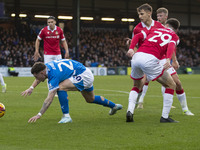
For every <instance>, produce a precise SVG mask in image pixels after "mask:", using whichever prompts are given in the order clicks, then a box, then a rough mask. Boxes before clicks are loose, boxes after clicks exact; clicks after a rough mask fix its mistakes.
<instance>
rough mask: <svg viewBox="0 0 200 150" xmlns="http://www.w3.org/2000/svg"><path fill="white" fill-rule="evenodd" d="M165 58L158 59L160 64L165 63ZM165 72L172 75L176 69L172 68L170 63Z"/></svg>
mask: <svg viewBox="0 0 200 150" xmlns="http://www.w3.org/2000/svg"><path fill="white" fill-rule="evenodd" d="M166 60H167V59H166V58H165V59H161V60H160V64H161V65H164V64H165V63H166ZM167 72H168V73H169V74H170V75H171V76H172V75H174V74H176V70H175V69H174V67H172V66H171V65H170V67H169V69H167Z"/></svg>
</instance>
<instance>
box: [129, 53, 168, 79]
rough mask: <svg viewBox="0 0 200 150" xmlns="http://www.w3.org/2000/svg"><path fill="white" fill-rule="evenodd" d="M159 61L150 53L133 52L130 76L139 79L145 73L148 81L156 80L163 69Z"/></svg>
mask: <svg viewBox="0 0 200 150" xmlns="http://www.w3.org/2000/svg"><path fill="white" fill-rule="evenodd" d="M159 62H160V60H159V59H158V58H156V57H155V56H153V55H151V54H147V53H143V52H138V53H135V55H133V57H132V60H131V78H132V79H134V80H141V79H142V78H143V77H144V74H146V76H147V80H148V81H151V80H153V81H154V80H156V79H157V78H159V77H160V76H162V74H163V71H164V70H163V66H162V65H160V63H159Z"/></svg>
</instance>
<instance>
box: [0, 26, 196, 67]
mask: <svg viewBox="0 0 200 150" xmlns="http://www.w3.org/2000/svg"><path fill="white" fill-rule="evenodd" d="M42 27H44V26H35V25H29V26H27V25H22V26H20V28H18V29H17V28H15V27H13V28H9V29H5V28H0V66H14V67H31V66H32V65H33V64H34V61H33V54H34V51H35V48H34V47H35V40H36V37H37V34H38V33H39V31H40V29H41V28H42ZM64 33H65V37H66V40H67V43H68V46H69V52H70V56H71V58H72V59H75V58H74V54H73V47H72V45H73V43H72V33H71V32H64ZM129 35H130V32H129V31H128V29H125V28H117V29H116V28H92V27H91V28H89V27H82V28H81V29H80V36H79V61H80V62H82V63H83V64H84V65H85V66H88V67H98V66H105V67H117V66H130V58H128V57H127V56H126V52H127V50H128V47H127V46H126V41H125V38H127V37H129ZM178 35H179V37H180V44H179V46H178V48H177V51H176V52H177V53H176V55H177V59H178V61H179V64H180V66H185V67H197V66H198V67H200V30H186V29H184V30H180V31H179V33H178ZM42 47H43V46H42V44H41V48H40V53H41V56H42V55H43V51H42ZM61 51H62V53H64V50H63V48H62V46H61ZM63 55H64V54H63ZM42 60H43V58H41V59H40V61H42Z"/></svg>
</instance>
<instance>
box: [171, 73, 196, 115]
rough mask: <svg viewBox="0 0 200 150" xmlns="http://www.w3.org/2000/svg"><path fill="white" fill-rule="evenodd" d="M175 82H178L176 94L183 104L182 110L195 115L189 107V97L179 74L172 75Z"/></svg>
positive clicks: (186, 113)
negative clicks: (187, 97)
mask: <svg viewBox="0 0 200 150" xmlns="http://www.w3.org/2000/svg"><path fill="white" fill-rule="evenodd" d="M172 78H173V80H174V82H175V83H176V96H177V98H178V100H179V102H180V104H181V107H182V111H183V113H184V114H185V115H188V116H193V115H194V114H193V113H192V112H191V111H190V110H189V109H188V106H187V99H186V94H185V92H184V89H183V87H182V84H181V81H180V79H179V77H178V75H177V74H174V75H172Z"/></svg>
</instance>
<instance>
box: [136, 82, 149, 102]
mask: <svg viewBox="0 0 200 150" xmlns="http://www.w3.org/2000/svg"><path fill="white" fill-rule="evenodd" d="M147 90H148V85H144V86H143V89H142V94H141V95H140V98H139V100H138V103H143V102H144V97H145V95H146V92H147Z"/></svg>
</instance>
